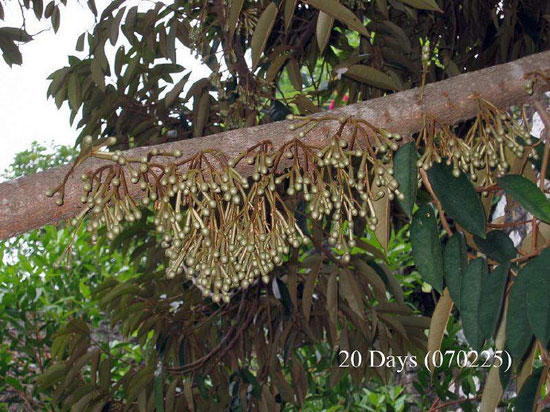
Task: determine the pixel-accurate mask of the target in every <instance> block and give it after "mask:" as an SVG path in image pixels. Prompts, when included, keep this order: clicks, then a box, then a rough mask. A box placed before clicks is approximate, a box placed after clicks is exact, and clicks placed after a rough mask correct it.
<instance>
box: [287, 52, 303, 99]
mask: <svg viewBox="0 0 550 412" xmlns="http://www.w3.org/2000/svg"><path fill="white" fill-rule="evenodd" d="M286 69H287V70H288V77H289V79H290V83H292V86H293V87H294V89H295V90H297V91H302V73H301V72H300V65H299V64H298V62H297V61H296V60H295V59H290V60H289V62H288V64H287V65H286Z"/></svg>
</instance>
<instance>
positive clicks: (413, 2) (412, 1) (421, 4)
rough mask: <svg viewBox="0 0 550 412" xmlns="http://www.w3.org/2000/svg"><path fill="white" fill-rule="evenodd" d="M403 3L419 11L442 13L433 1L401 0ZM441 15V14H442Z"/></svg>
mask: <svg viewBox="0 0 550 412" xmlns="http://www.w3.org/2000/svg"><path fill="white" fill-rule="evenodd" d="M402 1H403V3H405V4H408V5H409V6H412V7H414V8H415V9H421V10H433V11H439V12H442V11H441V9H440V8H439V6H438V5H437V3H436V1H435V0H402ZM442 13H443V12H442Z"/></svg>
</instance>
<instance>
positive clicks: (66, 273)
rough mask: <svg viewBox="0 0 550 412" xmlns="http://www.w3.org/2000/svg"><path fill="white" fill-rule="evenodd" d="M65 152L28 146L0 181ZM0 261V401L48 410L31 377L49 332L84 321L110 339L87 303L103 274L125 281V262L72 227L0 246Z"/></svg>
mask: <svg viewBox="0 0 550 412" xmlns="http://www.w3.org/2000/svg"><path fill="white" fill-rule="evenodd" d="M47 152H51V153H47ZM72 153H73V151H72V150H71V149H69V148H67V147H57V148H54V149H51V150H47V149H46V148H45V147H44V146H41V145H39V144H37V143H36V142H34V143H33V144H32V149H31V150H27V151H24V152H22V153H19V154H18V155H16V157H15V160H14V163H13V164H12V165H11V167H10V169H9V171H8V172H7V175H6V177H19V176H21V175H25V174H27V173H34V172H35V171H37V170H40V169H43V168H48V167H50V166H52V165H56V164H59V163H64V162H66V161H67V160H70V159H71V157H72ZM73 236H75V240H74V243H73V250H74V251H75V252H76V253H75V255H74V260H73V262H72V265H71V266H70V268H65V267H58V265H55V262H56V261H58V260H59V256H60V255H61V254H62V252H63V249H64V248H65V247H66V245H67V244H68V243H69V242H70V241H71V239H72V238H73ZM0 255H1V256H2V263H1V267H0V302H1V303H0V317H1V319H2V322H0V337H1V340H0V359H1V361H0V393H2V400H1V402H6V403H7V404H8V405H18V407H20V408H25V410H39V409H45V408H49V407H51V406H53V403H52V400H51V397H52V392H51V391H45V390H43V389H42V388H39V387H38V386H37V385H36V377H37V376H39V375H41V374H42V373H44V371H45V370H46V369H47V368H48V367H50V366H51V364H52V352H53V351H55V347H53V346H52V345H53V341H54V338H55V336H56V333H57V332H58V330H59V329H60V328H61V327H62V326H63V325H64V324H65V323H66V322H68V321H71V320H75V319H76V320H80V321H81V322H82V321H86V322H89V323H90V324H91V325H93V326H94V328H96V333H98V334H99V336H101V335H102V334H103V335H105V336H104V337H105V338H109V337H110V338H113V337H116V334H115V335H113V334H112V332H111V331H109V329H108V327H107V325H106V324H105V321H104V316H103V314H102V313H101V312H100V311H99V309H98V307H97V302H94V301H93V300H92V299H91V290H93V289H94V288H95V287H97V286H98V285H99V284H100V283H101V282H102V281H103V279H104V277H105V275H106V274H108V273H117V276H118V277H119V278H121V279H126V278H129V277H132V274H133V271H132V269H131V267H130V266H129V265H130V261H129V259H128V258H127V257H125V256H124V255H122V254H120V253H118V252H116V251H110V250H109V247H108V245H107V244H105V242H101V243H98V244H97V245H95V246H92V245H91V242H90V236H89V235H88V234H87V233H86V232H85V231H84V230H80V231H78V232H77V233H76V234H74V233H73V230H72V228H69V227H61V228H58V229H57V228H55V227H53V226H46V227H44V228H43V229H39V230H35V231H32V232H30V233H27V234H23V235H20V236H17V237H15V238H12V239H9V240H6V241H2V242H1V243H0ZM0 405H1V403H0Z"/></svg>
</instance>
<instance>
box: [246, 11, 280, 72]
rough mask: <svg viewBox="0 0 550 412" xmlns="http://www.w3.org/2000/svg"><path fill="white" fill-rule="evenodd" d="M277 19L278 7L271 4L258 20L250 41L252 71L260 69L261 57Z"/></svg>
mask: <svg viewBox="0 0 550 412" xmlns="http://www.w3.org/2000/svg"><path fill="white" fill-rule="evenodd" d="M276 17H277V6H276V5H275V3H273V2H271V3H269V5H268V6H267V7H266V9H265V10H264V11H263V12H262V15H261V16H260V18H259V19H258V23H257V24H256V28H255V29H254V33H252V39H251V40H250V48H251V50H252V69H255V68H256V67H258V63H259V62H260V56H261V55H262V52H263V51H264V49H265V45H266V43H267V39H268V38H269V35H270V34H271V30H272V29H273V25H274V24H275V18H276Z"/></svg>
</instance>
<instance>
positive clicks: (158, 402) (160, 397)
mask: <svg viewBox="0 0 550 412" xmlns="http://www.w3.org/2000/svg"><path fill="white" fill-rule="evenodd" d="M162 383H163V379H162V375H159V376H155V385H154V394H155V408H156V412H164V392H163V390H162V389H163V388H162V387H163V385H162Z"/></svg>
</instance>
